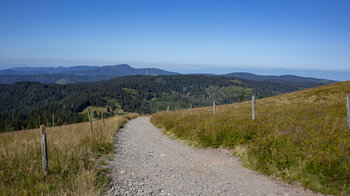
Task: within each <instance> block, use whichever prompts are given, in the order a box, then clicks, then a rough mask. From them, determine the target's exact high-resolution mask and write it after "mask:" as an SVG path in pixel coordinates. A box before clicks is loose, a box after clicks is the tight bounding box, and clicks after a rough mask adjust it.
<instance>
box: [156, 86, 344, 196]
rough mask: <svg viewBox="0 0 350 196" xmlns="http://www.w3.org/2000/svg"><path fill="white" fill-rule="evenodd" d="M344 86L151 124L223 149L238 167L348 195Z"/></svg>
mask: <svg viewBox="0 0 350 196" xmlns="http://www.w3.org/2000/svg"><path fill="white" fill-rule="evenodd" d="M349 92H350V81H347V82H341V83H335V84H330V85H325V86H321V87H316V88H312V89H307V90H302V91H298V92H293V93H287V94H283V95H278V96H273V97H269V98H263V99H258V100H257V101H256V104H255V105H256V120H255V121H252V119H251V102H250V101H246V102H242V103H235V104H229V105H222V106H218V107H217V111H216V115H213V109H212V107H205V108H196V109H193V114H192V115H191V113H190V111H189V110H181V111H174V112H160V113H157V114H154V115H153V116H152V122H153V123H154V124H155V125H157V126H158V127H161V128H163V129H164V131H165V133H166V134H170V135H173V136H174V137H177V138H179V139H181V140H184V141H185V142H186V143H188V144H190V145H195V146H201V147H208V146H211V147H219V146H223V147H227V148H230V149H232V150H233V153H234V154H235V155H237V156H239V157H241V160H242V162H243V165H244V166H246V167H248V168H250V169H254V170H257V171H258V172H260V173H264V174H267V175H270V176H273V177H276V178H282V179H284V180H285V181H287V182H299V183H301V184H302V185H303V186H305V187H309V188H311V189H312V190H314V191H320V192H322V193H326V194H336V195H341V194H344V195H346V194H350V186H349V185H350V176H349V174H350V156H349V154H350V129H349V128H348V127H347V122H346V95H345V94H346V93H349Z"/></svg>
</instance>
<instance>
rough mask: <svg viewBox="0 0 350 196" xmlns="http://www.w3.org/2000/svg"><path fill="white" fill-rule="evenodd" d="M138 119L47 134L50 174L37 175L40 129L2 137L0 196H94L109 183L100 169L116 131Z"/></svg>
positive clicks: (111, 120)
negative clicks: (41, 195)
mask: <svg viewBox="0 0 350 196" xmlns="http://www.w3.org/2000/svg"><path fill="white" fill-rule="evenodd" d="M134 117H136V114H128V115H125V116H117V117H111V118H109V119H106V120H105V125H104V126H103V125H102V122H101V121H94V122H93V128H94V136H93V137H90V132H89V124H88V123H79V124H72V125H66V126H60V127H54V128H46V134H47V143H48V144H47V145H48V160H49V174H48V175H47V176H44V175H43V173H42V169H41V147H40V131H39V129H33V130H24V131H17V132H10V133H3V134H0V194H1V195H40V194H50V195H98V194H100V193H101V191H102V190H103V187H104V186H105V185H106V183H108V181H109V179H108V177H106V176H105V175H103V174H104V172H105V171H104V170H103V169H101V167H99V165H100V164H103V161H104V160H105V158H106V156H107V155H108V154H110V153H112V152H113V141H114V134H115V132H116V130H117V129H118V128H119V127H121V126H122V125H123V124H124V123H125V122H127V121H128V120H129V119H131V118H134Z"/></svg>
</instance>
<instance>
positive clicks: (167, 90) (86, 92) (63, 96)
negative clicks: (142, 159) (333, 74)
mask: <svg viewBox="0 0 350 196" xmlns="http://www.w3.org/2000/svg"><path fill="white" fill-rule="evenodd" d="M319 85H321V84H319V83H295V82H285V81H284V82H279V81H251V80H245V79H238V78H233V77H223V76H204V75H175V76H126V77H119V78H114V79H110V80H106V81H100V82H93V83H76V84H68V85H59V84H42V83H38V82H18V83H15V84H12V85H0V131H1V132H4V131H12V130H20V129H29V128H37V127H39V125H40V124H46V125H48V126H51V118H52V115H53V114H54V115H55V119H56V120H55V124H57V125H62V124H69V123H76V122H82V121H86V120H87V115H86V114H85V113H83V110H84V109H85V108H87V107H89V106H93V107H105V108H107V111H109V112H107V114H105V115H106V116H107V117H108V116H109V115H114V114H115V113H116V112H115V111H116V109H122V110H123V111H124V112H138V113H145V114H150V113H154V112H157V111H161V110H165V109H166V107H167V106H168V105H169V108H170V109H171V110H177V109H184V108H188V107H189V104H190V103H192V105H193V107H199V106H207V105H211V104H212V101H213V100H216V103H217V104H228V103H234V102H239V101H244V100H248V99H250V98H251V95H253V94H255V95H256V96H257V97H259V98H262V97H268V96H273V95H278V94H281V93H286V92H291V91H297V90H301V89H305V88H310V87H315V86H319ZM98 116H99V114H97V117H98Z"/></svg>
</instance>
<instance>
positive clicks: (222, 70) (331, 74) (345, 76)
mask: <svg viewBox="0 0 350 196" xmlns="http://www.w3.org/2000/svg"><path fill="white" fill-rule="evenodd" d="M120 64H128V65H130V66H131V67H133V68H157V69H163V70H166V71H171V72H177V73H180V74H215V75H221V74H228V73H234V72H247V73H253V74H257V75H297V76H302V77H314V78H320V79H328V80H336V81H346V80H350V71H331V70H302V69H284V68H265V69H259V68H254V67H251V68H249V67H248V68H247V67H243V66H241V67H239V66H235V67H220V66H219V67H215V66H210V65H205V66H202V68H200V69H196V68H192V69H191V68H189V67H190V65H187V69H183V68H178V69H174V66H175V65H173V64H170V65H169V64H168V65H164V66H161V65H160V66H152V65H151V64H138V63H136V64H129V63H116V64H108V65H97V64H94V65H84V64H80V65H56V66H55V65H51V66H49V65H46V66H45V65H23V66H20V65H16V66H9V67H1V65H0V70H4V69H11V68H20V67H37V68H39V67H54V68H57V67H75V66H98V67H101V66H109V65H120Z"/></svg>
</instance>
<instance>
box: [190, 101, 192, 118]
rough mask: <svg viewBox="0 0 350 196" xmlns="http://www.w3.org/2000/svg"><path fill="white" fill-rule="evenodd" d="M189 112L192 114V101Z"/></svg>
mask: <svg viewBox="0 0 350 196" xmlns="http://www.w3.org/2000/svg"><path fill="white" fill-rule="evenodd" d="M190 113H191V115H192V103H190Z"/></svg>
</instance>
